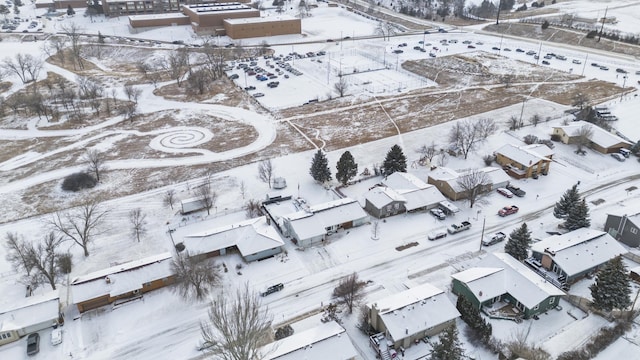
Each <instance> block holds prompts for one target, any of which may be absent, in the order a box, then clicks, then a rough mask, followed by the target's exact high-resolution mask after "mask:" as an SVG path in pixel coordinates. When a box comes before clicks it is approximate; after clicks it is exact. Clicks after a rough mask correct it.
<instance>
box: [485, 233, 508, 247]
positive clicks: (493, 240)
mask: <svg viewBox="0 0 640 360" xmlns="http://www.w3.org/2000/svg"><path fill="white" fill-rule="evenodd" d="M506 238H507V235H505V233H503V232H502V231H499V232H497V233H495V234H493V235H490V236H487V237H486V238H484V239H482V245H483V246H491V245H493V244H497V243H499V242H501V241H504V239H506Z"/></svg>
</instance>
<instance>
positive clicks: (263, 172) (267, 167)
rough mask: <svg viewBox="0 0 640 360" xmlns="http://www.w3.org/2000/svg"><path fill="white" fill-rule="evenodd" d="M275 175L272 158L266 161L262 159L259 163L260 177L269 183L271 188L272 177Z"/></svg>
mask: <svg viewBox="0 0 640 360" xmlns="http://www.w3.org/2000/svg"><path fill="white" fill-rule="evenodd" d="M272 177H273V165H272V164H271V160H269V159H267V160H264V161H260V163H259V164H258V179H260V180H262V182H264V183H267V184H268V185H269V189H271V178H272Z"/></svg>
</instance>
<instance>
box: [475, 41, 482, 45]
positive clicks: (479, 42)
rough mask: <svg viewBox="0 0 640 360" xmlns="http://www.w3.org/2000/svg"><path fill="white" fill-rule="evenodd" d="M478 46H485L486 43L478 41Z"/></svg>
mask: <svg viewBox="0 0 640 360" xmlns="http://www.w3.org/2000/svg"><path fill="white" fill-rule="evenodd" d="M476 45H484V43H483V42H482V41H478V42H477V43H476Z"/></svg>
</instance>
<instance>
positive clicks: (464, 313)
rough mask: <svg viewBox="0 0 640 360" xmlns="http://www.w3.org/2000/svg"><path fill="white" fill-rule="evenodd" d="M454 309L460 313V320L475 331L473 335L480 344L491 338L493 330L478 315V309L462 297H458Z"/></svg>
mask: <svg viewBox="0 0 640 360" xmlns="http://www.w3.org/2000/svg"><path fill="white" fill-rule="evenodd" d="M456 308H457V309H458V311H460V315H461V316H460V317H461V318H462V320H463V321H464V322H465V323H467V325H469V327H470V328H471V329H473V330H474V331H475V334H476V335H477V336H478V338H479V339H480V340H482V342H484V343H487V342H488V341H489V339H490V338H491V333H492V331H493V329H492V327H491V324H489V323H487V321H486V320H485V319H484V318H483V317H482V315H480V309H478V308H477V307H475V306H473V304H472V303H471V302H470V301H469V300H467V298H465V297H464V296H458V301H457V303H456Z"/></svg>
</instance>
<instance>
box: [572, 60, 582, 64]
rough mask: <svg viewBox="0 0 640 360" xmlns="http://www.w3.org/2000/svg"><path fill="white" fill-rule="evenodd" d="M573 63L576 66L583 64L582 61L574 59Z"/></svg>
mask: <svg viewBox="0 0 640 360" xmlns="http://www.w3.org/2000/svg"><path fill="white" fill-rule="evenodd" d="M571 62H572V63H574V64H578V65H579V64H582V61H580V60H578V59H573V60H572V61H571Z"/></svg>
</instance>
